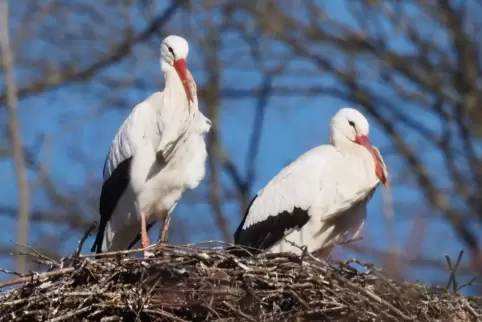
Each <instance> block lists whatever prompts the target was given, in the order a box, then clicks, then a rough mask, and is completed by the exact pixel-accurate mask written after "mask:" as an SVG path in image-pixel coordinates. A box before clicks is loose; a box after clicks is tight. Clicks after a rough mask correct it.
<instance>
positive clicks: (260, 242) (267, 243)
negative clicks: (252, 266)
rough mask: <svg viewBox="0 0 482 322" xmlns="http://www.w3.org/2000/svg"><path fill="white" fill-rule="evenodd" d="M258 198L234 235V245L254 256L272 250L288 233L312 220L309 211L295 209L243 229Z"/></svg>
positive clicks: (247, 211)
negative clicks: (243, 248)
mask: <svg viewBox="0 0 482 322" xmlns="http://www.w3.org/2000/svg"><path fill="white" fill-rule="evenodd" d="M256 198H257V196H256V197H254V199H253V200H252V201H251V204H250V206H249V207H248V210H246V214H245V216H244V218H243V221H242V222H241V224H240V225H239V227H238V229H237V230H236V233H235V234H234V243H235V244H236V245H238V246H242V247H245V248H246V249H248V251H249V252H251V253H253V254H256V253H258V252H260V251H262V250H265V249H268V248H270V247H271V246H273V245H274V244H276V243H277V242H279V241H280V240H281V239H282V238H283V237H284V236H285V235H286V231H290V230H293V229H300V228H301V227H303V226H304V225H305V224H306V223H307V222H308V220H309V219H310V216H309V215H308V210H304V209H301V208H298V207H295V208H294V209H293V211H291V212H288V211H283V212H281V213H278V214H276V215H272V216H268V217H267V218H266V219H265V220H263V221H259V222H257V223H255V224H252V225H250V226H248V227H244V228H243V226H244V223H245V221H246V218H247V216H248V214H249V210H250V208H251V206H252V204H253V202H254V200H255V199H256ZM233 250H234V249H233ZM235 252H236V251H235Z"/></svg>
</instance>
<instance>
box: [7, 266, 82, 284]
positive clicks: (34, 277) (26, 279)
mask: <svg viewBox="0 0 482 322" xmlns="http://www.w3.org/2000/svg"><path fill="white" fill-rule="evenodd" d="M74 270H75V268H74V267H68V268H63V269H59V270H56V271H52V272H45V273H41V274H36V275H32V276H24V277H21V278H17V279H14V280H9V281H5V282H1V283H0V288H3V287H5V286H11V285H16V284H21V283H25V282H35V281H38V280H40V279H42V278H45V277H51V276H56V275H62V274H66V273H70V272H73V271H74Z"/></svg>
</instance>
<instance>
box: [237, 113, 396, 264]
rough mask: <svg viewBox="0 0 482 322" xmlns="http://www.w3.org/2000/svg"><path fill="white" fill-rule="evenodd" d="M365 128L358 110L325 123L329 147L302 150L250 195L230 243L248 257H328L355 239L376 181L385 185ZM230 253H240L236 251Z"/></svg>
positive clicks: (381, 165)
mask: <svg viewBox="0 0 482 322" xmlns="http://www.w3.org/2000/svg"><path fill="white" fill-rule="evenodd" d="M368 129H369V125H368V121H367V119H366V118H365V117H364V116H363V115H362V114H361V113H360V112H358V111H357V110H355V109H352V108H343V109H341V110H339V111H338V112H337V113H336V114H335V116H334V117H333V118H332V120H331V122H330V144H329V145H321V146H317V147H315V148H313V149H311V150H309V151H307V152H305V153H304V154H303V155H301V156H300V157H299V158H297V159H296V160H295V161H293V162H292V163H291V164H289V165H288V166H287V167H285V168H284V169H283V170H281V172H280V173H278V175H276V176H275V177H274V178H273V179H272V180H271V181H270V182H269V183H268V184H267V185H266V186H265V187H264V188H263V189H262V190H261V191H259V192H258V194H257V195H256V196H255V197H254V199H253V200H252V201H251V204H250V205H249V207H248V209H247V211H246V214H245V216H244V219H243V220H242V222H241V224H240V225H239V227H238V229H237V230H236V233H235V234H234V240H235V244H236V245H238V246H242V248H247V249H248V250H249V251H250V252H251V253H257V252H259V251H261V250H266V251H268V252H293V253H296V254H300V253H301V249H303V247H304V246H306V250H307V251H308V252H310V253H316V254H317V255H319V256H322V257H327V256H328V255H329V254H330V252H331V250H332V249H333V247H334V246H335V245H336V244H337V243H340V242H343V241H345V240H346V238H347V237H349V236H350V235H352V236H353V237H352V238H357V237H358V236H359V235H360V233H361V230H362V228H363V225H364V222H365V219H366V206H367V203H368V201H369V200H370V198H371V197H372V195H373V193H374V192H375V189H376V187H377V185H378V183H379V182H382V183H383V184H384V185H385V186H388V183H387V176H388V174H387V170H386V167H385V164H384V162H383V159H382V157H381V155H380V153H379V151H378V149H376V148H375V147H373V146H372V145H371V144H370V142H369V140H368ZM230 250H234V252H235V253H236V252H237V253H240V251H239V250H238V251H236V247H232V248H231V249H230ZM241 252H242V251H241ZM240 254H242V253H240Z"/></svg>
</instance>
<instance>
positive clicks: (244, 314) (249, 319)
mask: <svg viewBox="0 0 482 322" xmlns="http://www.w3.org/2000/svg"><path fill="white" fill-rule="evenodd" d="M223 304H224V305H225V306H226V307H227V308H228V309H230V310H231V311H232V312H233V313H236V314H237V315H239V316H240V317H243V318H245V319H246V320H248V321H251V322H256V320H255V319H253V318H252V317H250V316H249V315H247V314H246V313H243V312H241V311H240V310H237V309H235V308H234V307H232V306H231V304H229V303H228V302H226V301H223Z"/></svg>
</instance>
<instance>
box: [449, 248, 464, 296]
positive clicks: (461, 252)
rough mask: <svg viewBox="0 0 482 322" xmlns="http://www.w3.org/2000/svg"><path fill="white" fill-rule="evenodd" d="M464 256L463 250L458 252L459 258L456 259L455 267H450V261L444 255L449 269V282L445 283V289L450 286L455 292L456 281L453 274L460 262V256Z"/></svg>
mask: <svg viewBox="0 0 482 322" xmlns="http://www.w3.org/2000/svg"><path fill="white" fill-rule="evenodd" d="M463 254H464V250H463V249H462V250H460V253H459V256H458V257H457V261H456V262H455V265H454V266H452V260H451V259H450V257H449V255H445V259H446V260H447V265H448V267H449V269H450V275H449V280H448V282H447V286H445V289H446V290H448V289H449V288H450V284H452V286H453V291H454V292H457V280H456V277H455V274H456V273H457V268H458V267H459V264H460V261H461V260H462V255H463Z"/></svg>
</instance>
